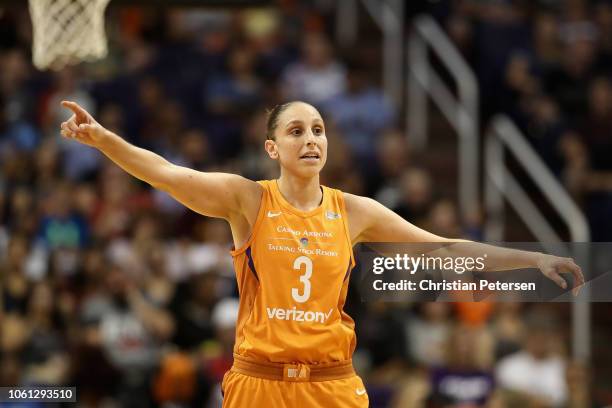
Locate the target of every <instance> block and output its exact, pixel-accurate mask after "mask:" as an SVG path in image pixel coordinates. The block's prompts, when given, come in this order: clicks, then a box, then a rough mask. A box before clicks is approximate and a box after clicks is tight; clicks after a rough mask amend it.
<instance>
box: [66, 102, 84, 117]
mask: <svg viewBox="0 0 612 408" xmlns="http://www.w3.org/2000/svg"><path fill="white" fill-rule="evenodd" d="M62 106H63V107H64V108H68V109H70V110H71V111H73V112H74V113H75V114H77V115H86V114H87V112H86V111H85V109H83V108H81V107H80V106H79V104H78V103H76V102H72V101H62Z"/></svg>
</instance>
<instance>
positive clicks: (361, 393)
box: [355, 388, 366, 395]
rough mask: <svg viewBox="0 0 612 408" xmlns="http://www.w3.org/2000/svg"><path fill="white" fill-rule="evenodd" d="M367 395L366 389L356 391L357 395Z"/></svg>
mask: <svg viewBox="0 0 612 408" xmlns="http://www.w3.org/2000/svg"><path fill="white" fill-rule="evenodd" d="M365 393H366V390H365V388H361V389H357V390H355V394H357V395H363V394H365Z"/></svg>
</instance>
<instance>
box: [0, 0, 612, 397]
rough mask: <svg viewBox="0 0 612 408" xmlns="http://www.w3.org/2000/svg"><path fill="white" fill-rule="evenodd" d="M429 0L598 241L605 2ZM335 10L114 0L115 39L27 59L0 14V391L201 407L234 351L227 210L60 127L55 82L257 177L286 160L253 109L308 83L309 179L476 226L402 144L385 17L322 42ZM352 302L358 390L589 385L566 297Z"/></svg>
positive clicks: (434, 225)
mask: <svg viewBox="0 0 612 408" xmlns="http://www.w3.org/2000/svg"><path fill="white" fill-rule="evenodd" d="M428 7H431V9H430V10H429V11H430V12H431V13H432V14H433V15H434V16H436V18H438V19H439V20H440V22H441V24H442V25H443V26H444V27H446V29H447V31H448V34H449V36H450V37H451V39H452V40H453V41H454V42H455V44H456V45H457V47H458V48H459V49H460V50H461V52H462V53H463V54H464V55H465V56H466V58H467V59H468V61H470V63H471V64H472V66H473V67H474V69H475V70H476V72H477V73H478V77H479V80H480V81H481V85H482V87H481V88H482V98H483V101H486V103H483V106H484V107H483V109H484V111H485V112H484V114H485V115H484V116H485V118H487V117H489V116H491V115H492V114H494V113H497V112H506V113H508V114H510V115H511V116H512V117H513V118H514V119H515V120H516V121H517V122H518V123H519V125H520V126H521V127H522V128H523V129H524V130H525V131H526V133H527V135H528V136H529V138H530V140H531V141H532V142H533V144H534V146H535V147H536V149H537V150H538V151H539V152H540V154H541V156H542V157H543V159H544V160H545V161H546V163H548V165H549V166H550V167H551V169H553V171H554V172H555V174H557V175H558V176H559V178H560V179H561V180H562V181H563V182H564V183H566V185H567V186H568V188H570V190H571V191H572V192H573V193H574V194H575V195H576V197H577V198H578V199H579V200H580V201H581V202H582V203H583V205H584V208H585V209H586V210H587V211H588V214H589V216H590V218H591V219H592V220H597V223H594V224H595V226H596V227H597V228H595V229H594V232H595V234H596V235H595V237H596V239H605V237H609V234H610V231H612V229H611V228H608V225H609V223H610V222H611V221H610V220H612V217H607V216H606V215H607V214H610V213H611V212H610V210H611V209H612V204H611V203H612V201H611V198H610V197H611V194H610V191H611V189H612V181H611V180H612V178H611V177H610V176H609V175H610V173H608V172H609V171H610V170H612V160H609V157H612V155H611V154H608V153H612V138H611V137H610V136H612V134H611V132H612V115H610V113H611V111H612V85H611V83H610V78H609V76H607V74H609V72H610V68H611V66H610V64H612V6H611V5H610V4H609V3H606V2H597V3H594V4H587V3H586V2H581V1H567V2H546V1H540V2H528V1H523V2H521V1H457V2H450V1H440V2H432V3H431V4H430V6H428ZM418 8H419V7H415V8H414V9H413V8H411V7H408V10H407V13H408V14H411V13H414V12H416V11H417V10H416V9H418ZM333 13H334V7H332V6H330V5H329V4H327V2H321V1H319V2H307V1H297V0H284V1H280V2H279V4H278V7H275V8H274V9H252V10H250V9H249V10H238V9H235V10H231V11H227V10H222V9H215V10H204V9H177V8H172V9H155V8H152V7H127V6H121V7H111V8H110V9H109V11H108V12H107V22H108V34H109V46H110V55H109V57H108V58H106V59H105V60H103V61H100V62H96V63H91V64H87V65H80V66H77V67H67V68H64V69H63V70H61V71H58V72H39V71H36V70H35V69H34V68H33V67H32V64H31V62H30V60H31V59H30V51H29V50H30V46H31V30H30V28H31V26H30V22H29V16H28V10H27V8H26V7H25V6H9V7H6V8H4V9H2V12H1V13H0V325H1V326H0V327H1V328H0V386H5V385H34V384H48V385H50V384H66V385H73V386H76V387H77V390H78V391H77V392H78V396H79V401H80V403H81V405H83V406H86V407H98V406H100V407H114V406H122V407H123V406H125V407H140V406H143V407H144V406H166V407H178V406H194V407H195V406H198V407H217V406H220V405H219V404H220V398H221V395H220V391H219V382H220V380H221V379H222V377H223V374H224V373H225V371H227V370H228V369H229V367H230V366H231V362H232V354H231V351H232V347H233V336H234V329H235V319H236V315H237V290H236V285H235V283H234V275H233V269H232V263H231V258H230V255H229V249H230V247H231V241H232V240H231V234H230V231H229V228H228V227H227V225H226V224H225V223H224V222H223V221H220V220H215V219H207V218H204V217H202V216H198V215H197V214H195V213H193V212H191V211H190V210H188V209H186V208H184V207H183V206H181V205H180V204H178V203H177V202H176V201H174V200H173V199H172V198H171V197H169V196H168V195H166V194H165V193H163V192H160V191H155V190H153V189H152V188H151V187H150V186H148V185H145V184H143V183H140V182H139V181H137V180H136V179H134V178H132V177H131V176H129V175H127V174H126V173H124V172H123V171H122V170H120V169H119V168H118V167H116V166H115V165H113V164H112V163H111V162H109V161H108V160H107V159H106V158H105V157H104V156H103V155H101V154H100V153H99V152H97V151H95V150H94V149H92V148H89V147H87V146H84V145H80V144H78V143H75V142H73V141H68V140H65V139H63V138H61V137H60V135H59V124H60V123H61V122H62V121H64V120H66V118H67V117H68V113H67V112H66V111H65V110H63V109H62V108H61V107H60V105H59V101H61V100H64V99H67V100H73V101H76V102H77V103H79V104H80V105H81V106H83V107H84V108H86V109H87V110H89V111H90V112H92V114H94V116H95V117H96V118H97V120H98V121H99V122H100V123H101V124H102V125H103V126H105V127H106V128H108V129H110V130H112V131H114V132H116V133H118V134H120V135H122V136H123V137H124V138H126V139H127V140H128V141H130V142H132V143H134V144H136V145H138V146H141V147H144V148H148V149H150V150H153V151H155V152H157V153H159V154H161V155H163V156H164V157H166V158H167V159H168V160H170V161H172V162H174V163H177V164H180V165H184V166H188V167H191V168H195V169H198V170H202V171H226V172H232V173H238V174H242V175H244V176H245V177H248V178H251V179H254V180H258V179H269V178H275V177H277V176H278V174H277V172H278V170H277V168H276V165H275V163H274V162H273V161H271V160H269V159H267V158H266V156H265V154H264V150H263V148H262V147H263V140H264V139H265V133H266V131H265V121H266V108H271V107H272V106H274V105H275V104H277V103H279V102H282V101H287V100H294V99H300V100H305V101H308V102H311V103H313V104H314V105H315V106H316V107H317V108H319V110H320V111H321V112H322V114H323V117H324V119H325V120H326V128H327V130H326V132H327V135H328V139H329V158H328V162H327V165H326V169H325V170H324V174H323V175H322V182H323V183H324V184H326V185H330V186H332V187H335V188H340V189H342V190H344V191H348V192H352V193H355V194H362V195H368V196H371V197H374V198H376V199H377V200H379V201H380V202H382V203H384V204H385V205H387V206H388V207H390V208H392V209H394V210H395V211H396V212H398V213H399V214H400V215H401V216H402V217H404V218H405V219H407V220H409V221H411V222H413V223H414V224H416V225H418V226H420V227H423V228H425V229H428V230H430V231H432V232H434V233H436V234H440V235H443V236H450V237H465V238H469V239H476V240H479V239H481V238H482V233H481V225H480V221H479V220H480V217H478V216H475V217H474V219H472V220H460V218H459V217H458V214H457V208H456V204H455V201H456V200H455V199H454V198H453V197H452V196H450V195H449V194H448V193H447V191H446V190H445V189H443V188H440V183H438V181H437V180H438V179H439V178H442V179H445V178H446V179H450V178H452V177H454V175H453V174H434V173H433V172H432V171H431V169H429V168H428V166H427V163H426V162H425V161H424V160H423V159H422V158H419V157H417V156H416V155H415V154H414V152H412V150H411V148H410V146H409V145H407V143H406V139H405V138H404V136H403V131H402V129H401V127H399V124H400V123H402V122H403V121H402V120H399V119H400V118H398V112H401V111H402V110H399V109H397V107H395V106H393V105H392V104H391V103H390V102H389V101H387V100H386V98H385V96H384V94H383V92H382V90H381V88H380V84H379V83H380V70H381V69H380V68H381V67H380V63H379V61H380V33H378V34H376V35H373V34H372V32H374V33H376V31H375V30H373V29H372V27H368V23H367V22H366V23H365V27H364V28H363V31H365V34H360V35H361V36H362V37H363V38H362V39H361V41H360V46H359V47H354V48H353V49H349V50H346V49H338V48H337V47H335V46H334V41H333V33H334V30H333V24H334V14H333ZM362 13H363V11H362ZM361 18H363V16H361ZM369 25H371V22H370V23H369ZM483 123H484V122H483ZM453 180H454V179H453ZM606 234H607V235H606ZM525 239H526V240H529V239H530V238H529V237H525ZM347 308H348V311H349V314H351V315H352V316H353V318H354V319H355V321H356V325H357V326H356V330H357V335H358V346H357V351H356V353H355V366H356V368H357V370H358V372H359V373H360V375H362V376H363V378H364V380H365V382H366V384H367V387H368V391H369V395H370V400H371V406H372V407H458V406H461V407H476V406H491V407H560V406H567V407H587V406H589V407H590V406H593V404H594V403H595V399H594V398H593V396H594V395H596V394H595V391H594V384H595V382H594V381H593V379H592V371H591V370H590V369H589V367H586V366H584V365H581V364H579V363H577V362H573V361H572V360H571V359H570V358H569V357H568V356H569V351H570V350H569V348H570V342H569V338H570V336H569V327H568V321H569V316H570V315H569V308H568V307H566V305H553V306H550V305H548V306H544V305H528V304H518V303H507V304H491V303H457V304H451V303H425V304H384V303H361V302H360V299H359V294H357V293H355V291H352V293H351V294H350V295H349V303H348V305H347ZM608 323H612V322H610V321H608ZM596 330H597V328H596ZM608 385H610V383H609V382H608ZM597 395H600V394H597ZM601 395H604V398H605V397H606V396H605V393H604V394H601ZM607 398H608V402H610V401H612V396H611V395H607ZM20 406H24V405H20ZM31 406H38V405H36V404H34V403H32V404H31Z"/></svg>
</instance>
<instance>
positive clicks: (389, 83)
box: [362, 0, 405, 110]
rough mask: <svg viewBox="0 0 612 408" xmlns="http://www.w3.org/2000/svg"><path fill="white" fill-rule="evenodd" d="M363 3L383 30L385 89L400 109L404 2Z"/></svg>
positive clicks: (366, 0)
mask: <svg viewBox="0 0 612 408" xmlns="http://www.w3.org/2000/svg"><path fill="white" fill-rule="evenodd" d="M362 3H363V5H364V6H365V8H366V10H367V11H368V14H370V16H371V17H372V19H373V20H374V22H375V23H376V25H377V26H378V27H379V28H380V29H381V30H382V32H383V89H384V92H385V96H386V97H387V98H389V100H390V101H391V102H393V105H394V107H395V109H398V110H399V108H400V106H401V104H402V91H403V89H402V88H403V87H402V81H403V79H404V74H403V73H404V66H403V61H404V59H403V53H404V27H405V22H404V20H405V18H404V2H403V0H362Z"/></svg>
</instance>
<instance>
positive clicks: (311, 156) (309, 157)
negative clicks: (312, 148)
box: [300, 152, 321, 163]
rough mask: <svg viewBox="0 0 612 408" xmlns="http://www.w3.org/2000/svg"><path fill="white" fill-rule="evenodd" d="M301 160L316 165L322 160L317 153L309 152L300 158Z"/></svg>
mask: <svg viewBox="0 0 612 408" xmlns="http://www.w3.org/2000/svg"><path fill="white" fill-rule="evenodd" d="M300 160H304V161H306V162H311V163H316V162H318V161H319V160H321V155H320V154H319V153H317V152H308V153H306V154H303V155H301V156H300Z"/></svg>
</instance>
